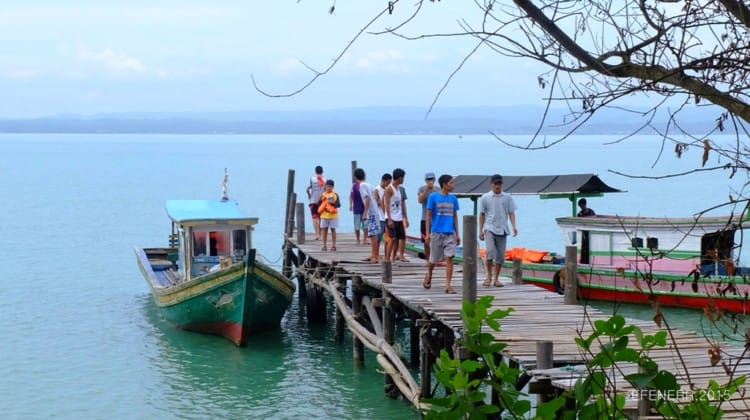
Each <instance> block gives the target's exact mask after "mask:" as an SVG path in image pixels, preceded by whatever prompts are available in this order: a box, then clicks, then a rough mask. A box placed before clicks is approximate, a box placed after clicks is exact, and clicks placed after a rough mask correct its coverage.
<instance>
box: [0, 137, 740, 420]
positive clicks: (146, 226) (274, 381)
mask: <svg viewBox="0 0 750 420" xmlns="http://www.w3.org/2000/svg"><path fill="white" fill-rule="evenodd" d="M606 140H608V139H606V138H595V137H575V138H572V139H570V140H569V141H568V142H566V143H563V145H562V146H561V147H557V148H553V149H551V150H544V151H538V152H528V151H527V152H523V151H518V150H513V149H509V148H507V147H504V146H502V145H501V144H500V143H499V142H498V141H496V140H494V139H491V138H489V137H486V136H474V137H464V138H456V137H446V136H443V137H434V136H210V135H205V136H203V135H196V136H180V135H53V134H50V135H0V176H1V179H2V180H1V181H0V185H2V188H1V189H0V191H2V193H3V196H4V197H3V200H2V201H0V214H1V215H2V223H0V235H1V236H2V238H3V242H2V244H3V245H2V253H0V255H1V256H0V267H2V268H1V269H0V273H2V281H1V282H0V304H1V306H0V307H2V314H1V315H2V316H0V334H1V336H2V344H0V349H1V350H0V371H2V372H3V373H4V374H3V375H2V378H0V391H2V392H0V407H2V408H3V417H4V418H14V419H15V418H19V419H26V418H49V417H58V418H110V417H116V418H153V417H156V416H158V417H159V418H208V417H215V418H240V417H275V418H298V417H306V416H307V417H323V418H406V419H411V418H417V417H418V415H417V413H416V412H415V411H414V410H413V409H412V408H411V407H410V405H409V404H407V403H406V402H404V401H393V400H389V399H388V398H386V397H385V396H384V395H383V378H382V376H381V374H380V373H379V372H378V369H377V365H376V363H375V361H374V357H373V355H372V354H371V353H370V352H367V357H368V359H367V361H366V367H365V368H355V367H354V366H353V363H352V358H351V340H350V338H349V337H348V336H347V339H346V340H345V344H344V345H343V346H337V345H334V344H333V333H332V330H331V326H327V327H319V326H312V327H309V326H307V324H306V322H305V320H304V316H303V312H304V308H300V307H299V306H298V305H297V302H296V298H295V302H294V303H293V305H292V307H291V308H290V310H289V312H288V313H287V315H286V317H285V318H284V320H283V321H282V326H281V329H280V330H279V331H276V332H271V333H267V334H263V335H260V336H258V337H256V338H255V339H254V340H253V341H252V343H251V344H250V346H248V347H247V348H236V347H234V345H232V344H231V343H230V342H229V341H227V340H223V339H220V338H216V337H211V336H204V335H200V334H193V333H186V332H183V331H179V330H175V329H173V328H171V327H170V326H169V325H167V324H166V323H165V322H164V321H163V320H162V319H161V317H160V315H159V313H158V312H157V310H156V307H155V305H154V304H153V302H152V300H151V296H150V294H149V289H148V286H147V285H146V283H145V281H144V280H143V279H142V278H141V276H140V273H139V272H138V269H137V268H136V264H135V257H134V254H133V250H132V248H133V246H136V245H138V246H161V245H164V244H166V241H167V234H168V233H169V227H170V226H169V222H168V220H167V218H166V216H165V213H164V207H163V206H164V201H165V200H166V199H179V198H211V197H217V198H218V197H219V195H220V194H221V180H222V177H223V172H224V168H225V167H226V168H228V169H229V172H230V183H229V193H230V196H232V197H233V198H234V199H236V200H237V201H238V202H239V203H240V206H242V207H243V208H244V209H246V210H247V211H248V212H249V213H251V214H253V215H257V216H258V217H259V218H260V224H259V225H258V226H257V228H256V231H255V233H254V238H253V240H254V244H255V246H256V247H257V248H258V250H259V252H260V254H261V255H262V256H263V257H264V258H266V259H267V260H268V261H269V262H271V263H272V264H274V265H276V266H278V265H280V255H281V249H280V248H281V243H282V241H281V235H282V229H283V228H282V225H283V224H282V222H283V210H284V194H285V192H286V184H287V173H288V170H289V169H295V170H296V182H295V190H296V191H297V193H298V194H299V195H303V194H304V187H305V185H306V184H305V183H306V181H307V179H308V178H309V176H310V175H311V173H312V168H313V167H314V166H315V165H317V164H321V165H323V166H324V168H325V169H326V174H327V176H328V177H330V178H333V179H335V180H336V181H337V184H336V189H337V190H338V191H339V192H343V193H344V194H345V193H347V192H348V189H349V185H350V182H349V181H348V180H349V179H350V178H349V171H350V162H351V161H352V160H357V161H358V162H359V164H360V165H361V166H362V167H364V168H365V169H366V170H367V172H368V178H370V179H371V180H375V179H379V177H380V175H381V174H382V173H383V172H386V171H391V170H392V169H393V168H394V167H402V168H404V169H406V171H407V176H406V187H407V188H408V190H407V191H408V192H409V193H410V201H409V213H410V214H411V215H413V216H412V218H413V222H414V223H413V226H412V228H411V229H410V230H411V231H412V232H414V231H416V229H417V226H418V225H417V223H416V218H415V216H416V215H417V214H419V213H418V207H417V203H416V189H417V187H418V186H419V185H420V183H421V181H422V180H421V178H422V176H423V174H424V172H427V171H434V172H436V173H438V174H440V173H451V174H480V173H481V174H490V173H493V172H499V173H503V174H508V175H524V174H553V173H588V172H594V173H599V174H600V175H601V176H602V178H603V179H604V180H605V182H608V183H610V184H611V185H613V186H615V187H619V188H623V189H626V190H628V191H629V192H628V193H624V194H612V195H610V196H608V197H606V198H601V199H597V198H594V199H590V200H589V203H590V206H591V207H592V208H594V209H595V210H596V211H597V212H600V213H619V214H626V213H630V214H637V213H640V214H648V215H673V216H676V215H685V214H692V213H693V212H695V211H698V210H700V209H702V208H705V207H708V206H709V205H711V204H714V203H716V202H719V201H722V200H724V199H725V198H726V197H727V196H728V194H734V195H735V196H736V195H737V194H736V191H735V190H734V189H733V188H732V186H733V185H740V184H741V183H742V182H743V181H745V180H740V179H735V180H733V181H731V182H732V183H733V184H730V182H729V181H728V180H727V179H726V176H725V175H723V174H716V173H713V174H705V173H704V174H697V175H691V176H688V177H683V178H679V179H668V180H663V181H659V182H654V181H647V180H641V179H628V178H624V177H620V176H617V175H613V174H608V173H607V170H609V169H613V170H618V171H623V172H629V173H633V174H651V175H653V174H663V173H668V172H681V171H683V170H685V169H686V168H687V167H691V166H694V165H692V164H693V163H695V162H698V159H699V151H697V150H696V151H694V152H695V153H694V154H695V157H694V158H693V157H692V156H688V158H689V159H692V160H691V161H689V160H680V161H675V160H674V159H672V158H671V157H666V158H665V160H664V161H663V163H662V164H660V165H657V167H656V169H650V166H651V164H652V161H653V160H654V156H655V154H656V150H655V147H657V146H655V144H658V143H655V142H656V139H655V138H650V137H642V138H635V139H633V140H632V141H630V142H626V143H622V144H617V145H612V146H605V145H604V144H603V143H604V141H606ZM517 204H518V207H519V210H518V225H519V230H520V234H519V237H517V238H513V239H512V240H511V242H510V246H527V247H531V248H543V249H558V250H559V249H561V248H562V238H561V237H560V236H559V233H558V232H557V229H556V226H555V224H554V220H553V217H554V216H556V215H566V214H568V212H569V211H570V206H569V203H567V202H564V201H558V200H544V201H542V200H539V199H538V198H536V197H517ZM462 205H463V206H464V208H463V209H462V212H466V211H470V210H471V208H470V207H471V206H470V202H466V201H464V202H462ZM724 213H725V212H724ZM344 214H346V213H344ZM308 226H309V221H308ZM351 226H352V221H351V219H350V218H349V217H346V216H344V217H342V219H341V229H342V230H349V229H351ZM628 310H630V311H632V313H633V316H640V317H645V318H647V319H648V318H650V317H651V312H650V310H649V309H647V308H643V307H637V308H635V309H632V308H631V309H628ZM675 313H676V314H677V315H675V319H677V320H678V321H679V320H684V322H683V323H682V324H680V322H676V323H678V324H680V325H681V326H682V325H684V327H685V328H696V329H698V328H699V327H700V322H701V321H700V319H701V318H700V314H699V313H697V312H695V311H685V312H675ZM741 330H742V328H741V329H740V331H741Z"/></svg>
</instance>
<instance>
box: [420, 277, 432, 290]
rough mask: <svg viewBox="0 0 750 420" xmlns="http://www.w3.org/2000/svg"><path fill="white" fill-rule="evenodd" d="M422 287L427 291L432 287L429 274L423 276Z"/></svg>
mask: <svg viewBox="0 0 750 420" xmlns="http://www.w3.org/2000/svg"><path fill="white" fill-rule="evenodd" d="M422 287H424V288H425V289H429V288H430V287H432V277H431V276H430V273H427V274H425V275H424V280H423V281H422Z"/></svg>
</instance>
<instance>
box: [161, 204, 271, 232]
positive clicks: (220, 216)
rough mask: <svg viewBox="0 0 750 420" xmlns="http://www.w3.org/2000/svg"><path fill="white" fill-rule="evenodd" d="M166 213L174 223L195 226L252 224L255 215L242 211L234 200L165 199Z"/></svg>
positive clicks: (254, 222)
mask: <svg viewBox="0 0 750 420" xmlns="http://www.w3.org/2000/svg"><path fill="white" fill-rule="evenodd" d="M166 208H167V214H168V215H169V218H170V219H172V221H174V222H175V223H178V224H182V225H190V226H195V225H198V224H202V223H206V222H209V223H210V222H213V223H221V222H224V223H232V224H243V225H254V224H256V223H258V218H257V217H250V216H247V215H246V214H245V213H243V212H242V211H241V210H240V208H239V206H238V205H237V202H236V201H234V200H229V201H219V200H167V204H166Z"/></svg>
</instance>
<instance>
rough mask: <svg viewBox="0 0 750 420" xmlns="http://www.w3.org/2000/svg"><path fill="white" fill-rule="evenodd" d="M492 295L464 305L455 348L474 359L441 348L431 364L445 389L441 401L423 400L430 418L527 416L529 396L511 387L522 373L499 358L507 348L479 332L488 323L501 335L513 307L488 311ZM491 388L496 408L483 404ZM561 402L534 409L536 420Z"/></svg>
mask: <svg viewBox="0 0 750 420" xmlns="http://www.w3.org/2000/svg"><path fill="white" fill-rule="evenodd" d="M493 299H494V297H493V296H483V297H481V298H479V299H478V300H477V302H476V303H475V304H472V303H471V302H469V301H464V303H463V308H462V311H461V319H462V320H463V323H464V328H465V331H464V337H463V338H462V339H460V340H459V344H460V345H461V346H463V347H465V348H466V349H467V350H468V351H469V352H470V353H471V354H472V357H470V358H468V359H465V360H461V359H460V358H459V357H457V356H454V357H451V355H449V354H448V352H447V351H446V350H445V349H443V350H441V351H440V357H439V359H438V360H437V363H436V364H435V378H436V379H437V381H438V382H439V383H440V384H441V385H443V386H444V387H445V389H446V390H447V391H448V392H447V394H446V395H445V396H443V397H436V398H429V399H425V400H424V401H423V402H426V403H428V404H430V406H431V408H430V409H429V410H427V411H426V412H425V417H426V418H428V419H457V418H468V419H475V418H485V417H486V416H489V415H493V414H498V413H500V412H503V416H504V417H508V418H525V417H524V416H527V415H529V413H530V411H531V402H530V401H529V399H528V396H527V395H526V394H525V393H523V392H520V391H518V390H516V388H515V383H516V381H517V380H518V377H519V375H520V371H519V370H518V369H515V368H511V367H509V366H508V364H507V363H506V362H505V361H504V360H503V359H502V358H501V357H500V352H502V351H503V350H504V349H505V347H506V344H505V343H501V342H498V341H495V340H494V338H493V337H492V334H490V333H488V332H483V331H482V328H483V326H484V325H485V324H486V326H488V327H489V328H490V329H491V330H493V331H500V320H501V319H503V318H505V317H506V316H508V314H510V313H511V312H513V308H508V309H505V310H502V309H495V310H492V311H491V312H490V309H491V305H492V300H493ZM487 388H491V389H493V390H495V391H496V392H497V394H498V405H494V404H488V403H486V399H487V393H486V392H485V391H484V390H483V389H487ZM564 403H565V401H564V400H563V399H562V398H557V399H555V400H553V401H550V402H547V403H544V404H541V405H539V406H538V407H537V409H536V417H535V418H538V419H553V418H555V413H556V412H557V411H558V410H559V409H560V408H561V407H562V406H563V404H564Z"/></svg>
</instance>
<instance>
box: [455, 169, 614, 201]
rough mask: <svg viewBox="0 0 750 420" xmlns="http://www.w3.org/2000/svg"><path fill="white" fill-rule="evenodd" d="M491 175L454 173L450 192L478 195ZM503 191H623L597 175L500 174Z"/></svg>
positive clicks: (484, 191) (461, 194)
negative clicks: (606, 182) (501, 175)
mask: <svg viewBox="0 0 750 420" xmlns="http://www.w3.org/2000/svg"><path fill="white" fill-rule="evenodd" d="M490 177H491V175H456V177H455V178H454V179H453V185H454V189H453V194H455V195H457V196H459V197H474V196H481V195H482V194H484V193H486V192H487V191H489V190H490ZM503 191H504V192H507V193H510V194H518V195H523V194H528V195H542V194H577V195H579V194H601V193H613V192H623V191H622V190H618V189H617V188H613V187H610V186H609V185H607V184H605V183H604V181H602V180H601V179H600V178H599V176H597V175H596V174H566V175H524V176H505V175H503Z"/></svg>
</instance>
